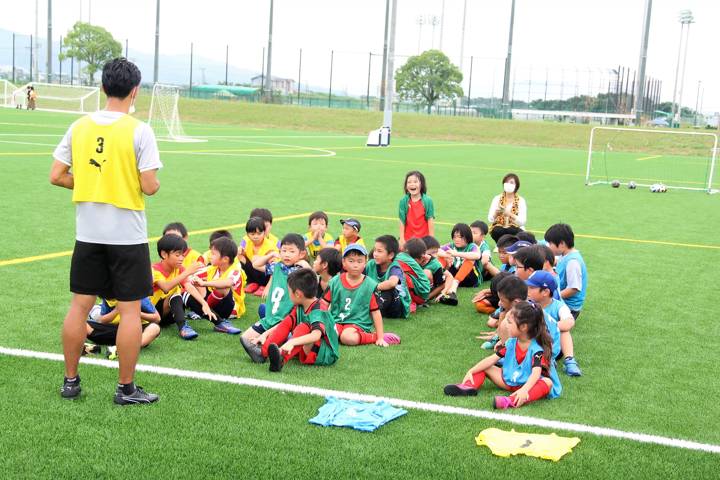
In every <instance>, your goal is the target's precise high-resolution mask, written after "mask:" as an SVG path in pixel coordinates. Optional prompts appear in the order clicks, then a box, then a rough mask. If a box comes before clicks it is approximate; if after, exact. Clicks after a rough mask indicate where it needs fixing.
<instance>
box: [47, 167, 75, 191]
mask: <svg viewBox="0 0 720 480" xmlns="http://www.w3.org/2000/svg"><path fill="white" fill-rule="evenodd" d="M50 183H52V184H53V185H56V186H58V187H64V188H69V189H70V190H72V189H73V187H74V186H75V179H74V178H73V175H72V173H70V165H67V164H65V163H63V162H60V161H58V160H54V161H53V163H52V166H51V167H50Z"/></svg>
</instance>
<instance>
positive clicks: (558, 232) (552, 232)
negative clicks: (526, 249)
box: [545, 223, 575, 248]
mask: <svg viewBox="0 0 720 480" xmlns="http://www.w3.org/2000/svg"><path fill="white" fill-rule="evenodd" d="M545 241H546V242H548V243H554V244H555V245H560V242H565V245H566V246H567V247H568V248H573V247H574V246H575V234H574V233H573V231H572V228H571V227H570V225H568V224H567V223H556V224H555V225H553V226H552V227H550V228H548V229H547V231H546V232H545Z"/></svg>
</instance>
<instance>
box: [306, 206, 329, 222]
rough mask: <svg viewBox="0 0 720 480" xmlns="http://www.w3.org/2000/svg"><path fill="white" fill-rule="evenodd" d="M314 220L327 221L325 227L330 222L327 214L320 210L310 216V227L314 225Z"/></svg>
mask: <svg viewBox="0 0 720 480" xmlns="http://www.w3.org/2000/svg"><path fill="white" fill-rule="evenodd" d="M313 220H325V225H327V224H328V223H329V222H330V220H329V219H328V216H327V213H325V212H323V211H321V210H318V211H317V212H313V213H311V214H310V217H308V225H310V224H311V223H312V221H313Z"/></svg>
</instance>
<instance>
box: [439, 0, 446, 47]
mask: <svg viewBox="0 0 720 480" xmlns="http://www.w3.org/2000/svg"><path fill="white" fill-rule="evenodd" d="M444 27H445V0H442V7H441V9H440V45H439V46H438V50H440V51H441V52H442V41H443V28H444Z"/></svg>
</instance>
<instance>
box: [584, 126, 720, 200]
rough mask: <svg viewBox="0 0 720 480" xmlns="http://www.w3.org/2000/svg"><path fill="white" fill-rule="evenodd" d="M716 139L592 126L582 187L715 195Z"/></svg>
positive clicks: (701, 134)
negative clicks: (631, 185)
mask: <svg viewBox="0 0 720 480" xmlns="http://www.w3.org/2000/svg"><path fill="white" fill-rule="evenodd" d="M717 154H718V135H717V134H716V133H709V132H684V131H674V130H651V129H643V128H620V127H594V128H593V129H592V130H591V131H590V141H589V143H588V156H587V166H586V171H585V185H587V186H591V185H609V184H612V183H619V184H620V185H627V184H629V183H630V182H633V183H634V184H635V185H637V186H651V185H652V184H655V183H662V184H664V185H665V186H667V187H668V188H669V189H680V190H696V191H704V192H707V193H718V189H717V185H716V184H715V178H714V177H715V172H716V169H717V165H716V163H717Z"/></svg>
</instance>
